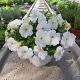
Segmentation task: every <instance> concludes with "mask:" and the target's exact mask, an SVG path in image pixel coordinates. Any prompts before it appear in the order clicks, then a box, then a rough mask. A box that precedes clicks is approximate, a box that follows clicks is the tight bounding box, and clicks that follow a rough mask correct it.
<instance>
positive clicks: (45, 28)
mask: <svg viewBox="0 0 80 80" xmlns="http://www.w3.org/2000/svg"><path fill="white" fill-rule="evenodd" d="M37 30H43V31H49V30H50V25H49V24H48V23H47V21H43V22H40V23H39V24H38V26H37Z"/></svg>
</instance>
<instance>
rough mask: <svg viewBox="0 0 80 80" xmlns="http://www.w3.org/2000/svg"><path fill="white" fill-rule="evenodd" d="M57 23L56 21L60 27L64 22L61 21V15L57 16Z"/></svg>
mask: <svg viewBox="0 0 80 80" xmlns="http://www.w3.org/2000/svg"><path fill="white" fill-rule="evenodd" d="M57 21H58V24H59V25H60V26H62V24H63V22H64V20H63V18H62V16H61V14H58V15H57Z"/></svg>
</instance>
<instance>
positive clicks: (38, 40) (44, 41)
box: [35, 31, 50, 48]
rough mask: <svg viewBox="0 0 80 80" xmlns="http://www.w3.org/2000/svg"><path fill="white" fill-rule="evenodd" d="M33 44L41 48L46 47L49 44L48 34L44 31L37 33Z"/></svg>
mask: <svg viewBox="0 0 80 80" xmlns="http://www.w3.org/2000/svg"><path fill="white" fill-rule="evenodd" d="M35 44H36V45H37V46H38V47H40V48H42V47H45V46H46V45H48V44H50V37H49V34H48V32H46V31H37V33H36V37H35Z"/></svg>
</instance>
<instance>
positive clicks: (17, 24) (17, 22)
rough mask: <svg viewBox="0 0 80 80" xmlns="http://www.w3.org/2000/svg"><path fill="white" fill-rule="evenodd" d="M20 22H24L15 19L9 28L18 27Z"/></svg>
mask: <svg viewBox="0 0 80 80" xmlns="http://www.w3.org/2000/svg"><path fill="white" fill-rule="evenodd" d="M20 24H22V20H18V19H15V20H14V21H12V22H10V23H9V24H8V30H10V29H17V28H18V27H19V25H20Z"/></svg>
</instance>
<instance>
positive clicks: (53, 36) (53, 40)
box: [49, 30, 60, 46]
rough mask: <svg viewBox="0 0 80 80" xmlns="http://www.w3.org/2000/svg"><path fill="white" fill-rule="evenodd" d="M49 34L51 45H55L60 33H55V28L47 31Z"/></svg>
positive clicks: (57, 42)
mask: <svg viewBox="0 0 80 80" xmlns="http://www.w3.org/2000/svg"><path fill="white" fill-rule="evenodd" d="M49 35H50V38H51V45H53V46H56V45H57V44H59V41H60V33H56V31H55V30H51V31H49Z"/></svg>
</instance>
